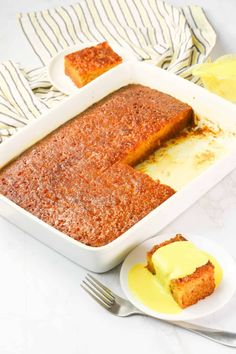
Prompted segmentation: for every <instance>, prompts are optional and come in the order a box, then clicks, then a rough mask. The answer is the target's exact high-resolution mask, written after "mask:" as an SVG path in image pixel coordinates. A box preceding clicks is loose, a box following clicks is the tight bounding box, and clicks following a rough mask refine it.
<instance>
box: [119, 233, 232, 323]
mask: <svg viewBox="0 0 236 354" xmlns="http://www.w3.org/2000/svg"><path fill="white" fill-rule="evenodd" d="M169 238H170V235H158V236H155V237H153V238H151V239H149V240H147V241H145V242H143V243H142V244H140V245H139V246H138V247H136V248H135V249H134V250H133V251H132V252H131V253H130V254H129V255H128V256H127V258H126V259H125V260H124V263H123V264H122V267H121V272H120V282H121V287H122V289H123V291H124V293H125V295H126V297H127V298H128V300H129V301H130V302H131V303H132V304H133V305H134V306H136V307H137V308H138V309H139V310H141V311H143V312H144V313H146V314H147V315H149V316H153V317H156V318H161V319H165V320H169V321H186V320H194V319H196V318H200V317H203V316H206V315H209V314H211V313H213V312H215V311H217V310H219V309H220V308H221V307H222V306H224V305H225V304H226V303H227V302H228V301H229V300H230V299H231V297H232V296H233V294H234V292H235V289H236V281H235V274H236V265H235V262H234V260H233V258H232V257H231V256H230V255H229V254H228V253H227V252H226V251H225V250H223V249H222V248H221V247H220V246H219V245H218V244H216V243H215V242H213V241H212V240H209V239H207V238H203V237H200V236H197V235H196V236H195V235H187V239H188V240H189V241H192V242H193V243H194V244H195V245H196V246H198V247H199V248H200V249H202V250H204V251H206V252H207V253H209V254H210V255H212V256H213V257H215V258H216V260H217V261H218V263H219V264H220V266H221V267H222V269H223V278H222V281H221V283H220V285H219V287H218V288H217V289H216V290H215V291H214V293H213V294H212V295H210V296H209V297H207V298H206V299H204V300H201V301H199V302H198V303H197V304H195V305H193V306H190V307H188V308H186V309H184V310H182V311H181V312H180V313H178V314H173V315H172V314H163V313H159V312H156V311H154V310H151V309H150V308H148V307H146V306H145V305H143V304H142V303H141V302H140V301H139V300H138V299H136V298H135V297H134V296H133V294H132V293H131V291H130V289H129V287H128V272H129V270H130V269H131V267H132V266H133V265H135V264H137V263H146V253H147V251H149V250H150V249H151V248H152V247H153V245H155V244H158V243H161V242H163V241H165V240H168V239H169Z"/></svg>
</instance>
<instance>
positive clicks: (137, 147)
mask: <svg viewBox="0 0 236 354" xmlns="http://www.w3.org/2000/svg"><path fill="white" fill-rule="evenodd" d="M192 119H193V114H192V109H191V107H189V106H188V105H187V104H185V103H182V102H180V101H178V100H177V99H175V98H173V97H171V96H168V95H166V94H164V93H161V92H158V91H157V90H154V89H151V88H148V87H144V86H141V85H129V86H126V87H124V88H122V89H120V90H118V91H116V92H114V93H112V94H111V95H109V96H107V97H106V98H104V99H103V100H101V101H100V102H98V103H96V104H95V105H93V106H92V107H90V108H89V109H87V110H86V111H84V112H83V113H81V114H80V115H78V116H77V117H75V118H74V119H72V120H70V121H69V122H67V123H66V124H64V125H63V126H61V127H59V128H58V129H57V130H55V131H54V132H52V133H51V134H49V135H48V136H47V137H45V138H44V139H42V140H41V141H39V142H38V143H37V144H35V145H34V146H32V147H31V148H30V149H28V150H27V151H25V152H24V153H23V154H22V155H21V156H20V157H18V158H17V159H16V160H15V161H13V162H12V163H10V164H9V165H8V166H6V167H5V168H4V169H2V171H1V172H0V193H2V194H3V195H5V196H6V197H8V198H9V199H11V200H12V201H13V202H15V203H16V204H18V205H19V206H21V207H22V208H24V209H25V210H27V211H29V212H30V213H32V214H33V215H35V216H37V217H38V218H40V219H42V220H44V221H45V222H46V223H48V224H50V225H52V226H53V227H55V228H57V229H58V230H60V231H62V232H64V233H65V234H67V235H69V236H71V237H73V238H75V239H77V240H80V241H81V242H83V243H85V244H87V245H91V246H95V247H96V246H102V245H105V244H107V243H109V242H111V241H112V240H114V239H115V238H117V237H118V236H119V235H121V234H122V233H123V232H125V231H126V230H128V229H129V228H130V227H131V226H132V225H134V224H135V223H137V222H138V221H139V220H140V219H142V218H143V217H144V216H145V215H146V214H148V213H149V212H150V211H151V210H152V209H154V208H156V207H157V206H158V205H159V204H161V203H162V202H164V201H165V200H166V199H167V198H169V197H170V196H171V195H173V193H174V190H173V189H172V188H171V187H168V186H165V185H162V184H161V183H160V182H158V181H153V180H152V179H151V178H150V177H148V176H147V175H145V174H143V173H141V172H138V171H136V170H135V169H134V168H133V167H131V166H132V165H134V164H135V163H136V162H138V161H140V160H142V159H143V158H145V157H146V155H147V154H148V153H150V152H151V151H152V150H153V149H155V148H157V147H159V146H160V145H161V144H162V143H163V142H164V141H165V140H166V139H168V138H169V137H172V136H173V135H175V134H177V133H178V132H179V131H180V130H181V129H183V128H184V127H186V126H187V125H188V124H191V122H192Z"/></svg>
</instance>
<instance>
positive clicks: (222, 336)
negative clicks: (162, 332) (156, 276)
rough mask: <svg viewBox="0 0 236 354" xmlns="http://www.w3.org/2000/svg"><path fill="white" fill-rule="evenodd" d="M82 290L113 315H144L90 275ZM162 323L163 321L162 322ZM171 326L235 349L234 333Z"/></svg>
mask: <svg viewBox="0 0 236 354" xmlns="http://www.w3.org/2000/svg"><path fill="white" fill-rule="evenodd" d="M81 286H82V288H83V289H84V290H85V291H86V292H87V293H88V294H89V295H90V296H91V297H92V298H93V299H94V300H95V301H97V302H98V303H99V304H100V305H101V306H102V307H104V308H105V309H106V310H107V311H109V312H110V313H112V314H113V315H116V316H119V317H127V316H131V315H144V316H145V315H146V314H145V313H143V312H142V311H140V310H138V309H137V308H136V307H135V306H133V305H132V304H131V303H130V302H129V301H128V300H126V299H124V298H122V297H120V296H118V295H117V294H115V293H114V292H113V291H111V290H110V289H109V288H107V287H106V286H105V285H104V284H102V283H101V282H100V281H98V280H97V279H95V278H94V277H93V276H92V275H91V274H87V276H86V277H85V280H83V282H82V284H81ZM162 321H164V320H162ZM165 322H168V323H170V324H172V325H175V326H178V327H181V328H184V329H186V330H188V331H191V332H194V333H196V334H199V335H200V336H202V337H205V338H208V339H210V340H213V341H214V342H217V343H220V344H223V345H226V346H229V347H234V348H236V333H233V332H228V331H222V330H219V329H213V328H207V327H203V326H199V325H195V324H192V323H188V322H182V321H181V322H172V321H165Z"/></svg>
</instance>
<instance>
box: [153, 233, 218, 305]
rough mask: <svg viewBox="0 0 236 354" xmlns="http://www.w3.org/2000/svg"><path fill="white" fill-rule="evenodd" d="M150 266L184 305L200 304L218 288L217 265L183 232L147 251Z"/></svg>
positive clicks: (179, 302)
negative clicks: (215, 276) (185, 236)
mask: <svg viewBox="0 0 236 354" xmlns="http://www.w3.org/2000/svg"><path fill="white" fill-rule="evenodd" d="M147 268H148V270H149V271H150V272H151V273H152V274H154V275H156V276H157V278H158V281H159V282H160V283H161V284H162V285H163V286H164V287H166V288H168V289H169V291H170V292H171V294H172V296H173V298H174V299H175V301H176V302H177V303H178V304H179V306H180V307H181V308H186V307H188V306H190V305H193V304H195V303H197V302H198V301H199V300H201V299H204V298H205V297H207V296H209V295H211V294H212V293H213V291H214V289H215V279H214V266H213V264H212V263H211V262H210V260H209V257H208V255H207V254H206V253H205V252H203V251H202V250H200V249H198V248H197V247H196V246H195V245H194V244H193V243H192V242H189V241H188V240H186V238H184V237H183V236H182V235H181V234H177V235H176V236H175V237H174V238H171V239H170V240H167V241H165V242H162V243H160V244H158V245H155V246H153V248H152V249H151V250H150V251H149V252H148V253H147Z"/></svg>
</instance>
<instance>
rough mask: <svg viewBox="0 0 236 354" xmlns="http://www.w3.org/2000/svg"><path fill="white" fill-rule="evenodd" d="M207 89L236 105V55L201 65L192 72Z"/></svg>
mask: <svg viewBox="0 0 236 354" xmlns="http://www.w3.org/2000/svg"><path fill="white" fill-rule="evenodd" d="M192 74H193V75H194V76H198V77H200V78H201V81H202V83H203V85H204V87H205V88H207V89H208V90H209V91H211V92H213V93H216V94H217V95H219V96H221V97H223V98H226V99H227V100H230V101H232V102H235V103H236V54H230V55H224V56H222V57H220V58H218V59H217V60H215V61H214V62H212V63H205V64H199V65H196V66H195V67H194V69H193V70H192Z"/></svg>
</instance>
